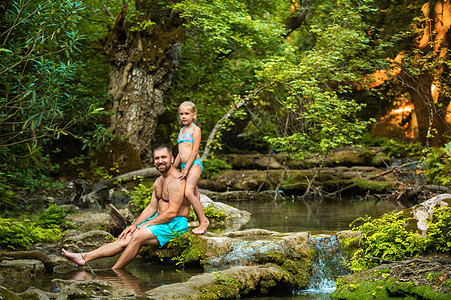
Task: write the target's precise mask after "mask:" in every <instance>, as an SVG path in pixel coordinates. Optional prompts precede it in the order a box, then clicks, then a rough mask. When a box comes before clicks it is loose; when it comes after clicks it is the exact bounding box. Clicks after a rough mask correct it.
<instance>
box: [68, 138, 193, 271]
mask: <svg viewBox="0 0 451 300" xmlns="http://www.w3.org/2000/svg"><path fill="white" fill-rule="evenodd" d="M153 157H154V164H155V167H156V169H157V170H158V171H159V172H160V173H161V176H160V177H158V178H157V180H155V183H154V185H153V192H152V199H151V201H150V204H149V205H148V206H147V207H146V208H145V209H144V210H143V211H142V212H141V215H140V216H139V217H138V219H136V221H135V222H133V224H132V225H130V226H129V227H127V228H126V229H125V230H124V231H123V232H122V233H121V234H120V235H119V237H118V238H117V239H116V240H115V241H114V242H112V243H109V244H107V245H104V246H102V247H100V248H97V249H95V250H93V251H90V252H86V253H72V252H68V251H66V250H64V249H62V251H63V254H64V256H65V257H66V258H67V259H68V260H69V261H71V262H74V263H76V264H78V265H80V266H84V265H85V264H86V263H87V262H88V261H91V260H94V259H97V258H102V257H109V256H114V255H116V254H118V253H120V252H122V254H121V256H120V257H119V259H118V260H117V262H116V264H115V265H114V266H113V269H122V268H125V266H127V265H128V264H129V263H130V262H131V261H132V260H133V259H134V258H135V257H136V255H137V254H138V251H139V248H140V247H141V246H142V245H153V246H159V247H160V248H161V247H163V246H164V245H165V244H166V243H168V242H169V240H171V239H172V238H173V237H174V235H175V234H176V233H182V232H185V231H187V229H188V215H189V210H190V204H189V202H188V201H187V200H186V199H185V197H184V194H185V180H180V179H177V175H179V174H180V173H179V172H178V171H177V170H176V169H175V168H174V167H173V165H172V163H173V162H174V157H173V156H172V151H171V149H170V148H169V147H167V146H159V147H157V148H156V149H155V150H154V152H153Z"/></svg>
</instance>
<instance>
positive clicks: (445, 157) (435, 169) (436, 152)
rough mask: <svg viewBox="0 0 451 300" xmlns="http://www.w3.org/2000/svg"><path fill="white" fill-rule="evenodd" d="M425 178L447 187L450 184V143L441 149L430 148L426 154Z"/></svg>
mask: <svg viewBox="0 0 451 300" xmlns="http://www.w3.org/2000/svg"><path fill="white" fill-rule="evenodd" d="M425 165H426V166H427V169H426V177H427V178H428V179H429V180H432V182H433V183H435V184H439V185H443V186H448V185H450V184H451V143H448V144H446V145H445V146H444V147H443V148H430V149H428V151H427V154H426V161H425Z"/></svg>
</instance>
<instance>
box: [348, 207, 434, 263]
mask: <svg viewBox="0 0 451 300" xmlns="http://www.w3.org/2000/svg"><path fill="white" fill-rule="evenodd" d="M358 221H362V222H363V224H362V225H359V226H355V225H354V224H355V222H358ZM406 221H407V220H406V218H405V216H403V213H402V212H396V211H394V212H391V213H387V214H384V215H383V216H382V217H381V218H378V219H371V217H365V218H363V217H361V218H358V219H357V220H356V221H354V222H353V223H352V224H351V225H352V226H353V228H352V230H353V231H358V232H359V233H361V234H362V237H361V238H360V240H359V243H360V246H361V248H359V249H358V250H357V251H356V252H355V253H354V254H353V256H352V259H351V266H350V267H351V269H352V270H355V271H361V270H365V269H369V268H371V267H374V266H376V265H377V261H376V260H373V259H371V258H369V257H379V258H382V259H387V260H401V259H403V258H406V257H413V256H417V255H418V254H420V253H421V252H423V251H424V250H425V249H426V245H425V243H424V240H423V239H421V238H420V237H419V236H418V234H416V233H414V232H409V231H407V230H406V229H405V227H404V226H405V223H406ZM350 242H351V241H346V242H345V245H346V244H349V243H350Z"/></svg>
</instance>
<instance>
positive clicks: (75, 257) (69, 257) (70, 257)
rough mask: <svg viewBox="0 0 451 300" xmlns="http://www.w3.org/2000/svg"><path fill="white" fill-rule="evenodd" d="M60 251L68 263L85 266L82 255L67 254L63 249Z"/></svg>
mask: <svg viewBox="0 0 451 300" xmlns="http://www.w3.org/2000/svg"><path fill="white" fill-rule="evenodd" d="M61 251H63V255H64V257H66V259H67V260H68V261H71V262H73V263H75V264H77V265H79V266H84V265H85V264H86V261H85V259H84V258H83V254H81V253H72V252H68V251H66V250H64V249H61Z"/></svg>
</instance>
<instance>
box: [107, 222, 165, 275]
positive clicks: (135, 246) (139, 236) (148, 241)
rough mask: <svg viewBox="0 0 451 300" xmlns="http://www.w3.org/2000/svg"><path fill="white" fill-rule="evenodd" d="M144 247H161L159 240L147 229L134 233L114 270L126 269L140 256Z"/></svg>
mask: <svg viewBox="0 0 451 300" xmlns="http://www.w3.org/2000/svg"><path fill="white" fill-rule="evenodd" d="M142 245H148V246H159V245H160V243H159V242H158V239H157V238H156V237H155V236H154V235H153V233H152V231H150V230H149V229H147V228H142V229H141V228H140V229H139V230H137V231H135V232H134V233H133V236H132V239H131V240H130V242H129V243H128V245H127V247H126V248H125V249H124V252H122V254H121V256H120V257H119V259H118V260H117V262H116V263H115V264H114V266H113V267H112V269H113V270H114V269H122V268H125V267H126V266H127V265H128V264H129V263H130V262H131V261H132V260H133V259H135V257H136V255H138V252H139V248H140V247H141V246H142Z"/></svg>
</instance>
